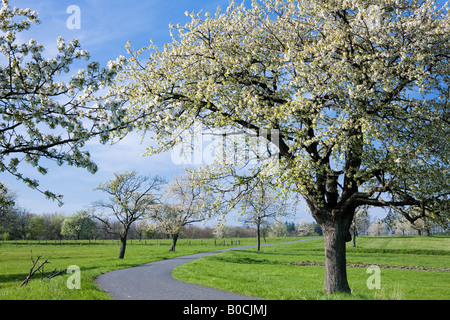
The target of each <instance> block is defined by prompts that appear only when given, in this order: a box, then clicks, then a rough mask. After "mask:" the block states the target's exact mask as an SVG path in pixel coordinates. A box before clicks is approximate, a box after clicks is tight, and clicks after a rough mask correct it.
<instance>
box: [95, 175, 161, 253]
mask: <svg viewBox="0 0 450 320" xmlns="http://www.w3.org/2000/svg"><path fill="white" fill-rule="evenodd" d="M163 183H164V180H163V179H161V178H160V177H158V176H155V177H152V178H150V177H147V176H140V175H138V174H137V173H136V172H134V171H133V172H125V173H115V174H114V179H112V180H110V181H107V182H105V183H101V184H100V185H99V186H98V187H97V188H95V190H100V191H103V192H105V193H106V194H107V195H108V199H107V200H100V201H97V202H95V203H94V204H93V207H92V208H93V217H95V218H96V219H98V220H100V221H101V222H102V223H103V224H104V226H105V227H106V229H107V230H108V232H110V233H114V234H117V233H118V234H117V235H118V236H119V238H120V251H119V259H123V258H124V256H125V249H126V245H127V236H128V232H129V231H130V227H131V225H132V223H134V222H135V221H139V220H142V219H144V218H147V217H148V216H149V215H150V213H151V212H152V210H153V209H154V207H155V205H156V204H157V201H158V199H159V198H160V194H159V193H158V191H159V190H160V189H161V186H162V185H163ZM110 218H114V219H115V220H116V221H118V222H119V223H120V225H121V228H120V231H119V232H117V231H115V230H114V228H113V227H114V225H113V221H112V220H111V219H110Z"/></svg>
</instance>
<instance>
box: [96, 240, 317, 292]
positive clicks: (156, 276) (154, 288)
mask: <svg viewBox="0 0 450 320" xmlns="http://www.w3.org/2000/svg"><path fill="white" fill-rule="evenodd" d="M308 240H312V239H303V240H297V241H290V242H283V243H270V244H264V245H262V246H270V245H278V244H286V243H294V242H301V241H308ZM252 247H256V245H251V246H243V247H235V248H228V249H223V250H217V251H210V252H202V253H197V254H193V255H188V256H181V257H175V258H171V259H167V260H161V261H155V262H151V263H147V264H144V265H142V266H138V267H133V268H127V269H122V270H116V271H111V272H108V273H105V274H102V275H100V276H99V277H97V279H96V280H95V281H96V283H97V285H98V286H99V287H100V289H102V290H104V291H106V292H107V293H109V294H110V295H111V296H112V297H113V298H115V299H118V300H259V298H255V297H249V296H244V295H241V294H237V293H232V292H228V291H223V290H218V289H213V288H209V287H203V286H199V285H196V284H191V283H187V282H182V281H178V280H175V279H174V278H172V270H173V269H174V268H176V267H178V266H179V265H181V264H183V263H186V262H189V261H192V260H195V259H198V258H201V257H205V256H209V255H212V254H216V253H220V252H224V251H230V250H242V249H249V248H252Z"/></svg>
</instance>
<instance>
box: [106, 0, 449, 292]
mask: <svg viewBox="0 0 450 320" xmlns="http://www.w3.org/2000/svg"><path fill="white" fill-rule="evenodd" d="M446 10H447V9H446V8H437V6H436V5H435V2H434V1H431V0H430V1H428V0H426V1H416V0H413V1H409V0H408V1H406V0H395V1H394V0H383V1H366V0H345V1H344V0H333V1H328V0H327V1H324V0H317V1H293V0H286V1H282V0H260V1H257V0H254V1H252V3H251V5H245V4H242V5H239V4H236V3H234V2H231V3H230V5H229V7H228V8H227V9H226V10H225V11H224V12H221V11H220V10H218V11H217V13H216V14H215V15H210V14H208V13H206V14H203V13H198V14H194V13H192V14H188V13H187V14H188V15H189V16H190V17H191V21H190V22H189V23H187V24H186V25H176V26H174V25H172V26H171V32H172V36H173V41H172V42H171V43H168V44H166V45H165V46H164V48H163V49H158V48H157V47H156V46H155V45H153V44H152V45H150V46H149V47H148V48H143V49H142V50H139V51H134V50H132V49H131V46H130V45H129V53H130V54H132V57H131V58H130V59H129V67H128V68H127V69H125V70H124V71H123V72H122V73H121V74H120V76H119V77H118V78H117V80H116V83H115V86H114V87H113V88H112V90H111V92H110V95H111V97H115V98H116V99H118V100H117V101H121V103H122V104H123V108H124V109H126V110H127V112H129V113H128V116H127V117H128V118H127V119H128V120H129V119H133V120H134V121H135V122H134V123H135V125H136V127H137V128H138V129H139V130H144V131H151V132H155V133H156V135H155V137H156V141H157V142H159V147H158V148H154V149H150V153H156V152H160V151H163V150H169V149H170V148H171V147H173V146H174V145H176V144H177V143H179V142H180V139H179V137H180V135H179V134H177V133H178V132H182V131H183V130H188V129H189V128H191V127H192V126H193V125H194V124H195V123H196V122H201V123H202V124H203V125H204V126H205V128H217V129H224V130H229V129H230V128H234V129H236V128H239V129H240V130H245V131H246V132H250V133H252V134H253V135H256V136H258V135H261V133H262V132H276V133H277V137H278V138H277V139H278V140H279V141H277V143H276V145H277V148H278V162H277V166H276V170H273V168H271V170H269V171H267V170H264V166H267V165H269V164H267V163H266V164H265V163H264V162H259V163H258V165H256V166H253V168H251V169H249V170H247V171H246V170H244V168H239V170H236V169H235V168H234V169H233V166H232V165H228V166H227V165H223V164H221V163H219V162H218V163H217V165H216V166H214V164H210V165H209V168H204V169H203V172H204V173H205V175H206V174H209V175H214V176H215V177H217V178H218V177H222V178H223V179H224V180H228V182H229V183H233V184H234V185H241V184H247V185H248V183H251V181H257V180H258V179H259V178H261V175H264V174H265V175H266V177H265V178H264V179H267V178H268V177H267V175H268V172H270V179H271V180H272V183H273V184H274V185H275V186H276V187H277V188H279V189H280V190H283V189H284V190H289V191H290V192H295V193H298V194H300V195H301V196H302V197H303V199H304V200H305V201H306V203H307V205H308V207H309V209H310V211H311V214H312V216H313V217H314V218H315V219H316V221H317V222H318V223H319V224H320V226H321V227H322V229H323V234H324V241H325V290H326V291H327V292H329V293H331V292H335V291H341V292H350V288H349V285H348V281H347V273H346V249H345V246H346V242H347V241H350V239H351V236H350V232H349V228H350V225H351V223H352V220H353V217H354V215H355V210H356V209H357V208H358V207H360V206H364V205H369V206H377V207H390V208H395V209H396V210H398V211H399V212H401V213H402V214H404V215H407V214H408V208H410V207H417V208H419V209H420V212H421V214H422V215H427V216H430V217H434V218H436V219H438V218H440V219H445V220H448V203H449V201H448V200H449V192H450V188H449V187H450V186H449V180H450V179H448V169H449V159H448V155H449V154H450V152H449V151H450V150H449V146H450V143H449V139H450V127H449V109H448V106H449V98H450V90H449V80H450V75H449V70H450V67H449V57H450V19H449V14H448V11H446ZM142 53H145V55H146V57H147V58H146V59H148V55H150V58H149V59H148V60H146V61H143V59H144V58H141V54H142ZM265 137H266V138H267V140H268V141H273V136H271V135H270V134H269V135H267V134H265ZM233 170H234V171H233ZM227 172H228V173H227ZM229 173H233V174H229ZM225 178H227V179H225ZM230 181H231V182H230ZM409 218H410V219H412V217H409Z"/></svg>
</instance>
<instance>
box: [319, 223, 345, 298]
mask: <svg viewBox="0 0 450 320" xmlns="http://www.w3.org/2000/svg"><path fill="white" fill-rule="evenodd" d="M348 220H349V219H348V218H347V219H337V220H335V221H328V222H326V223H324V224H323V225H321V227H322V230H323V236H324V242H325V285H324V287H325V291H326V292H327V293H333V292H345V293H351V290H350V287H349V285H348V281H347V261H346V257H345V255H346V248H345V244H346V242H349V241H351V235H350V232H349V229H350V223H351V219H350V222H349V221H348Z"/></svg>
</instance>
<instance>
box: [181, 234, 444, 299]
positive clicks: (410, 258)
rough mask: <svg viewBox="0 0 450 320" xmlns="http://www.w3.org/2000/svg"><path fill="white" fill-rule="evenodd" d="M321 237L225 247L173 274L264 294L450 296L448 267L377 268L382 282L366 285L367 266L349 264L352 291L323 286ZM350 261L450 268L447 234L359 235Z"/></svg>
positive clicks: (293, 296) (297, 296)
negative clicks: (259, 247)
mask: <svg viewBox="0 0 450 320" xmlns="http://www.w3.org/2000/svg"><path fill="white" fill-rule="evenodd" d="M307 261H308V262H319V263H321V262H322V263H323V261H324V250H323V239H321V238H318V239H315V240H312V241H308V242H301V243H296V244H286V245H280V246H269V247H265V248H264V247H263V248H262V251H261V252H257V251H256V250H254V249H249V250H239V251H230V252H225V253H221V254H217V255H213V256H209V257H205V258H202V259H199V260H196V261H192V262H190V263H187V264H184V265H181V266H179V267H178V268H176V269H175V270H174V272H173V276H174V277H175V278H176V279H179V280H183V281H187V282H192V283H196V284H200V285H204V286H209V287H213V288H218V289H222V290H228V291H233V292H237V293H242V294H246V295H250V296H256V297H261V298H265V299H282V300H289V299H295V300H299V299H308V300H310V299H395V300H397V299H399V300H400V299H407V300H411V299H420V300H423V299H433V300H437V299H444V300H448V299H450V272H448V271H437V272H436V271H416V270H405V269H381V288H380V289H379V290H376V289H374V290H369V289H368V288H367V285H366V281H367V279H368V277H369V276H370V275H371V274H368V273H367V269H366V268H353V267H349V268H347V272H348V279H349V284H350V287H351V288H352V295H346V294H334V295H326V294H324V292H323V289H322V288H323V281H324V267H323V266H298V265H295V264H296V263H299V262H307ZM347 262H348V263H353V264H356V263H364V264H379V265H391V266H398V267H400V266H423V267H427V268H450V238H449V237H394V238H393V237H359V238H357V248H353V247H351V246H349V247H348V250H347Z"/></svg>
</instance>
